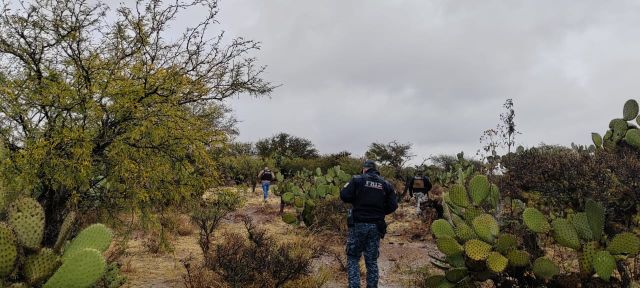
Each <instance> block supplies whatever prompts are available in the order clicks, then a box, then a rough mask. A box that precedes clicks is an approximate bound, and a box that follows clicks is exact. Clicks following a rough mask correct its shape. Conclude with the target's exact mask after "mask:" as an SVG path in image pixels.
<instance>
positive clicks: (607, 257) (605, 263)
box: [592, 251, 616, 281]
mask: <svg viewBox="0 0 640 288" xmlns="http://www.w3.org/2000/svg"><path fill="white" fill-rule="evenodd" d="M592 261H593V270H595V271H596V273H597V274H598V277H600V279H602V280H605V281H609V278H611V274H612V273H613V270H614V269H615V268H616V259H615V258H613V256H611V254H610V253H609V252H608V251H600V252H597V253H596V254H595V255H593V259H592Z"/></svg>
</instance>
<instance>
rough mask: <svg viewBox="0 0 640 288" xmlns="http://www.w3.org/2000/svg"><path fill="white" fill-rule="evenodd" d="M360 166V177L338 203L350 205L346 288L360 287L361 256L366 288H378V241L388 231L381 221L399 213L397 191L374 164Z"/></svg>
mask: <svg viewBox="0 0 640 288" xmlns="http://www.w3.org/2000/svg"><path fill="white" fill-rule="evenodd" d="M362 166H363V167H362V175H358V176H354V177H353V178H351V180H350V181H349V183H347V184H346V185H345V186H344V187H343V188H342V190H341V191H340V199H342V201H344V202H345V203H350V204H352V209H351V210H350V211H349V217H348V226H349V236H348V238H347V244H346V249H345V250H346V253H347V272H348V274H349V288H359V287H360V269H359V266H358V262H360V258H361V256H362V255H363V254H364V262H365V266H366V268H367V287H368V288H373V287H378V278H379V276H378V257H379V256H380V252H379V249H380V239H381V238H384V235H385V233H386V231H387V224H386V222H385V221H384V217H385V216H386V215H389V214H391V213H393V212H394V211H396V209H398V198H397V195H396V190H395V189H394V188H393V185H391V183H389V182H388V181H387V180H385V179H384V178H382V177H381V176H380V172H378V170H377V168H376V164H375V162H373V161H371V160H367V161H365V162H364V164H363V165H362Z"/></svg>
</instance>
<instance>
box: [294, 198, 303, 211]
mask: <svg viewBox="0 0 640 288" xmlns="http://www.w3.org/2000/svg"><path fill="white" fill-rule="evenodd" d="M293 205H294V206H296V208H304V198H303V197H300V196H296V197H295V198H294V199H293Z"/></svg>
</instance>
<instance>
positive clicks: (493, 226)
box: [472, 214, 500, 243]
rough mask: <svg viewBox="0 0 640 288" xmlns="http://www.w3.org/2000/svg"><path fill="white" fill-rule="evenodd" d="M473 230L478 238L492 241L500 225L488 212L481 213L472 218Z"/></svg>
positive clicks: (498, 231)
mask: <svg viewBox="0 0 640 288" xmlns="http://www.w3.org/2000/svg"><path fill="white" fill-rule="evenodd" d="M472 223H473V230H474V231H476V234H478V237H480V239H482V240H484V241H487V242H490V243H493V242H494V241H495V240H496V237H497V236H498V234H499V233H500V226H498V221H496V218H493V216H491V215H489V214H482V215H480V216H478V217H476V218H474V219H473V222H472Z"/></svg>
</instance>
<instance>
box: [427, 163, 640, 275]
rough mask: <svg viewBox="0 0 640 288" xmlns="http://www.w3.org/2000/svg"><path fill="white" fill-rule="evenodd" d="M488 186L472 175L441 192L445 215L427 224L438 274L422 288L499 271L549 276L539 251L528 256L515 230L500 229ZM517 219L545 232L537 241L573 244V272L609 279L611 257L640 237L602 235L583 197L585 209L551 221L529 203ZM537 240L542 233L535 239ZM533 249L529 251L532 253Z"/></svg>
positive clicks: (553, 266)
mask: <svg viewBox="0 0 640 288" xmlns="http://www.w3.org/2000/svg"><path fill="white" fill-rule="evenodd" d="M493 186H494V185H491V184H490V182H489V181H488V180H487V178H486V177H485V176H481V175H478V176H475V177H473V178H472V179H471V180H470V181H469V182H468V185H467V186H464V185H461V184H456V185H454V186H452V187H451V188H450V189H449V191H448V192H447V193H445V195H444V199H445V203H446V205H445V210H446V211H447V213H445V215H446V216H447V219H439V220H436V221H434V222H433V223H432V225H431V231H432V233H433V235H434V237H435V238H436V244H437V247H438V250H440V252H442V254H444V255H445V257H444V258H439V257H436V256H432V257H433V258H434V259H435V260H436V261H434V264H436V266H438V267H439V268H441V269H443V270H444V271H445V274H444V275H436V276H432V277H431V278H429V279H428V280H429V281H427V282H428V283H429V285H428V287H463V286H464V285H466V284H470V283H471V282H472V281H476V280H481V279H488V278H492V277H494V278H493V279H498V278H501V279H504V278H505V275H507V276H508V275H511V276H514V275H520V276H522V275H530V276H527V277H533V278H534V279H535V281H539V283H545V282H547V281H554V280H555V277H556V276H558V275H559V274H560V267H559V265H558V264H557V263H555V262H554V261H553V259H552V258H547V257H545V256H542V257H538V258H536V259H532V255H531V254H530V253H529V252H528V251H527V249H526V248H524V247H523V246H520V243H521V242H522V241H521V240H520V239H519V238H518V237H517V236H516V235H513V234H509V233H505V232H503V231H502V229H501V227H500V225H499V222H498V221H497V219H496V218H495V217H494V215H492V214H491V212H492V211H495V210H494V208H496V206H494V204H493V203H491V201H489V200H490V198H491V197H490V196H489V195H491V193H492V192H491V190H492V189H494V188H493ZM521 215H522V223H524V226H525V227H526V229H529V230H530V231H531V232H533V234H532V235H534V236H535V235H546V237H544V239H550V240H551V242H549V241H540V242H539V244H540V243H549V244H555V245H559V246H563V247H568V248H571V249H574V250H575V251H576V252H577V256H578V262H579V265H580V274H579V276H581V277H582V279H585V280H588V279H591V278H592V277H598V278H600V279H602V280H604V281H609V280H610V278H611V277H612V275H614V274H615V271H616V269H617V266H616V261H618V260H624V259H625V258H626V257H634V256H635V255H637V254H638V253H639V252H640V238H638V236H636V235H635V234H634V233H629V232H626V233H620V234H618V235H615V236H614V237H611V239H608V238H607V237H606V235H605V233H604V225H605V211H604V208H603V207H602V206H601V205H600V204H599V203H597V202H595V201H592V200H588V201H586V203H585V211H583V212H577V213H571V214H569V216H568V217H566V218H562V217H555V218H554V219H553V220H551V219H550V217H548V216H547V215H545V214H544V213H542V212H540V211H539V210H538V209H536V208H533V207H527V208H524V209H521ZM541 239H542V238H541ZM532 253H533V254H535V253H534V252H532Z"/></svg>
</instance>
